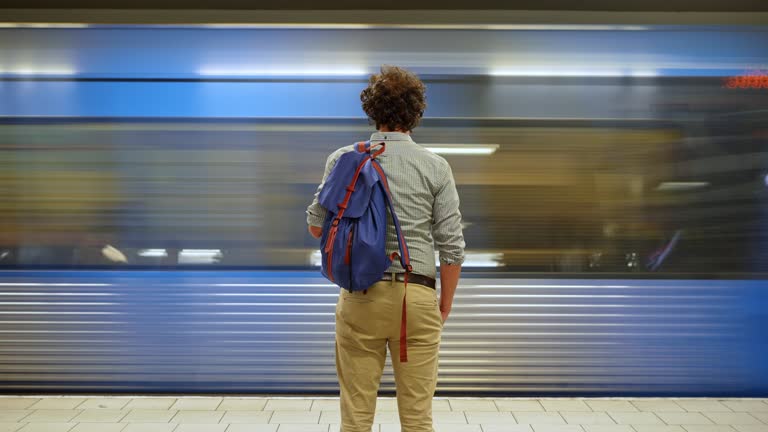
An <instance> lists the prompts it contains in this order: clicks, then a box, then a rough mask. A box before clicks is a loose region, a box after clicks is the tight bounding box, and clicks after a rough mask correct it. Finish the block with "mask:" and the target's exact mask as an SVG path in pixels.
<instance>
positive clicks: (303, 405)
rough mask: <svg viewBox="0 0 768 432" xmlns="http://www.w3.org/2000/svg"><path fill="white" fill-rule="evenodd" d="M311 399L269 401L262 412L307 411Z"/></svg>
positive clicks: (310, 405) (310, 406)
mask: <svg viewBox="0 0 768 432" xmlns="http://www.w3.org/2000/svg"><path fill="white" fill-rule="evenodd" d="M311 408H312V400H311V399H270V400H269V401H267V405H266V406H265V407H264V411H309V410H310V409H311Z"/></svg>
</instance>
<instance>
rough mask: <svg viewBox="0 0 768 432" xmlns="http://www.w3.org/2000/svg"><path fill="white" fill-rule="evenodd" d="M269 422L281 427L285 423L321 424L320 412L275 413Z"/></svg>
mask: <svg viewBox="0 0 768 432" xmlns="http://www.w3.org/2000/svg"><path fill="white" fill-rule="evenodd" d="M267 406H269V404H267ZM269 422H270V423H274V424H280V425H282V424H283V423H285V424H290V423H302V424H312V423H314V424H319V423H320V411H275V412H274V413H273V414H272V418H270V419H269Z"/></svg>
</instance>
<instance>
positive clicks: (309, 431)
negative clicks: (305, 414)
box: [277, 424, 329, 432]
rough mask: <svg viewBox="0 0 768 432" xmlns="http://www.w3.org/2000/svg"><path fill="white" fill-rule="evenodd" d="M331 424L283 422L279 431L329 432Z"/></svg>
mask: <svg viewBox="0 0 768 432" xmlns="http://www.w3.org/2000/svg"><path fill="white" fill-rule="evenodd" d="M328 428H329V425H327V424H324V425H320V424H316V425H308V424H281V425H280V427H278V428H277V432H328Z"/></svg>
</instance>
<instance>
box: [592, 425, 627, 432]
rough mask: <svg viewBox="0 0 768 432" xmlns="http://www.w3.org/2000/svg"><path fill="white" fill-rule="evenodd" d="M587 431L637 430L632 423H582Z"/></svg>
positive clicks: (619, 431)
mask: <svg viewBox="0 0 768 432" xmlns="http://www.w3.org/2000/svg"><path fill="white" fill-rule="evenodd" d="M581 426H582V427H583V428H584V430H586V431H587V432H635V430H634V429H632V426H630V425H619V424H591V425H581Z"/></svg>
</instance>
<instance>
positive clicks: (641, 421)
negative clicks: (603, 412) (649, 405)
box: [608, 412, 664, 425]
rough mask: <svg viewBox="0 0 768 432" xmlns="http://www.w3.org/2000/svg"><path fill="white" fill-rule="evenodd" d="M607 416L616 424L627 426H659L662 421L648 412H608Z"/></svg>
mask: <svg viewBox="0 0 768 432" xmlns="http://www.w3.org/2000/svg"><path fill="white" fill-rule="evenodd" d="M608 415H609V416H611V418H612V419H614V420H615V421H616V423H618V424H628V425H661V424H664V422H663V421H661V419H660V418H659V417H657V416H656V414H654V413H650V412H609V413H608Z"/></svg>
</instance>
